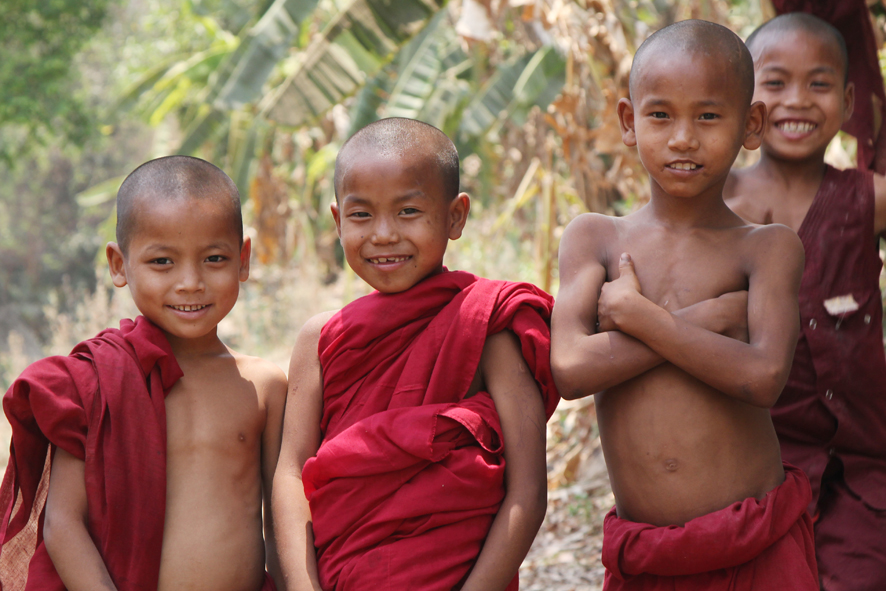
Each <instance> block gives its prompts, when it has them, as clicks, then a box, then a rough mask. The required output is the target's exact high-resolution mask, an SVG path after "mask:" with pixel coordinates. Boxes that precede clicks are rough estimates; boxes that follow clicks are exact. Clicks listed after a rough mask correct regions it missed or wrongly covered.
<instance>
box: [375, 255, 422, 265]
mask: <svg viewBox="0 0 886 591" xmlns="http://www.w3.org/2000/svg"><path fill="white" fill-rule="evenodd" d="M411 258H412V257H411V256H402V257H377V258H374V259H366V260H367V261H369V262H370V263H373V264H375V265H377V264H379V263H402V262H403V261H407V260H409V259H411Z"/></svg>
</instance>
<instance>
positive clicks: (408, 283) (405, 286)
mask: <svg viewBox="0 0 886 591" xmlns="http://www.w3.org/2000/svg"><path fill="white" fill-rule="evenodd" d="M352 268H353V267H352ZM355 273H356V274H357V276H358V277H359V278H360V279H362V280H363V281H364V282H366V283H367V284H368V285H369V287H371V288H372V289H374V290H375V291H377V292H379V293H383V294H389V295H393V294H397V293H403V292H404V291H408V290H410V289H412V288H413V287H415V286H416V285H418V284H419V283H421V282H422V281H424V280H425V279H427V278H428V277H432V276H434V275H436V274H437V273H439V271H432V272H430V273H427V274H425V275H415V276H412V277H403V278H398V280H393V281H380V280H379V278H378V277H376V276H374V275H371V274H369V273H360V272H357V271H355Z"/></svg>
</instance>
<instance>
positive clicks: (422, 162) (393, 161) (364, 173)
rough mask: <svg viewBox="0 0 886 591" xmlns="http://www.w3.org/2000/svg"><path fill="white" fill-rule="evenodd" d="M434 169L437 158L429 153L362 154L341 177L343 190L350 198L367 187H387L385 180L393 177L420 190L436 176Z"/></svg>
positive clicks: (368, 152)
mask: <svg viewBox="0 0 886 591" xmlns="http://www.w3.org/2000/svg"><path fill="white" fill-rule="evenodd" d="M433 165H434V154H433V153H431V152H430V151H429V150H421V149H419V150H415V151H412V152H406V151H397V152H388V153H381V152H373V151H371V150H364V151H363V152H362V153H361V154H355V155H353V156H352V159H351V161H350V162H348V163H347V166H346V169H345V173H344V175H343V177H342V190H343V193H345V194H347V193H348V191H350V190H353V189H356V188H358V187H360V186H363V185H364V184H366V183H373V182H380V183H384V182H385V180H386V179H392V178H394V177H397V178H398V179H399V180H400V181H401V182H402V181H406V182H407V183H412V184H414V185H415V186H416V187H420V186H423V185H425V184H426V181H427V180H429V179H428V175H432V174H433ZM429 184H436V183H429Z"/></svg>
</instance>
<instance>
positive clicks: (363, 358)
mask: <svg viewBox="0 0 886 591" xmlns="http://www.w3.org/2000/svg"><path fill="white" fill-rule="evenodd" d="M552 307H553V299H552V298H551V297H550V296H549V295H547V294H546V293H544V292H542V291H540V290H538V289H537V288H536V287H534V286H532V285H528V284H518V283H509V282H504V281H490V280H487V279H480V278H477V277H475V276H473V275H471V274H469V273H464V272H457V271H456V272H443V273H440V274H438V275H435V276H432V277H430V278H428V279H425V280H423V281H421V282H420V283H418V284H417V285H415V286H414V287H412V288H410V289H409V290H407V291H405V292H402V293H397V294H388V295H386V294H381V293H373V294H371V295H368V296H366V297H363V298H360V299H359V300H357V301H355V302H353V303H352V304H350V305H348V306H346V307H345V308H343V309H342V310H341V311H340V312H339V313H338V314H336V315H335V316H334V317H333V318H332V319H330V320H329V322H327V324H326V325H325V326H324V327H323V331H322V333H321V336H320V343H319V355H320V364H321V366H322V370H323V418H322V423H321V427H322V431H323V443H322V444H321V446H320V449H319V450H318V452H317V455H316V457H314V458H311V459H310V460H308V461H307V462H306V463H305V467H304V471H303V474H302V476H303V480H304V484H305V493H306V495H307V497H308V500H309V501H310V506H311V516H312V519H313V530H314V543H315V545H316V547H317V557H318V565H319V572H320V581H321V584H322V585H323V588H324V589H326V590H327V591H332V590H339V591H341V590H356V591H362V590H365V589H375V588H378V589H422V590H423V591H429V590H434V589H439V590H441V591H449V590H450V589H452V588H453V587H457V586H458V585H459V584H460V582H462V581H463V580H464V579H465V578H466V577H467V575H468V574H469V572H470V569H471V568H472V567H473V564H474V562H475V561H476V559H477V556H478V555H479V553H480V550H481V549H482V547H483V542H484V540H485V539H486V535H487V534H488V532H489V528H490V526H491V524H492V521H493V519H494V518H495V515H496V514H497V512H498V509H499V507H500V505H501V502H502V499H503V498H504V495H505V489H504V470H505V461H504V457H503V446H502V434H501V425H500V423H499V419H498V414H497V413H496V411H495V404H494V403H493V401H492V397H491V396H490V395H489V394H488V393H486V392H480V393H478V394H476V395H474V396H471V397H469V398H465V395H466V394H467V392H468V389H469V388H470V385H471V382H472V380H473V378H474V375H475V373H476V370H477V367H478V364H479V362H480V355H481V354H482V352H483V346H484V343H485V342H486V337H487V336H488V335H491V334H494V333H496V332H500V331H502V330H505V329H509V330H511V331H513V332H514V333H515V334H516V335H517V337H518V338H519V340H520V343H521V348H522V353H523V356H524V358H525V360H526V363H527V366H528V368H529V371H530V372H532V374H533V376H534V377H535V379H536V381H537V382H538V384H539V387H540V390H541V394H542V396H543V397H544V401H545V409H546V413H547V416H550V415H551V413H552V412H553V410H554V408H555V407H556V405H557V401H558V396H557V393H556V390H555V388H554V383H553V379H552V377H551V370H550V331H549V329H548V324H547V323H548V319H549V318H550V313H551V309H552ZM517 584H518V579H517V577H515V578H514V580H513V582H512V583H511V586H510V587H509V589H516V588H517Z"/></svg>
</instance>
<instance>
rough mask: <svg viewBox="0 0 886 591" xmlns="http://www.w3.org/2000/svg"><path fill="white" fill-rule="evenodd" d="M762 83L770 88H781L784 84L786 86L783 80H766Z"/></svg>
mask: <svg viewBox="0 0 886 591" xmlns="http://www.w3.org/2000/svg"><path fill="white" fill-rule="evenodd" d="M762 84H763V86H765V87H766V88H769V89H772V88H781V87H782V86H784V82H782V81H781V80H765V81H764V82H763V83H762Z"/></svg>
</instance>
